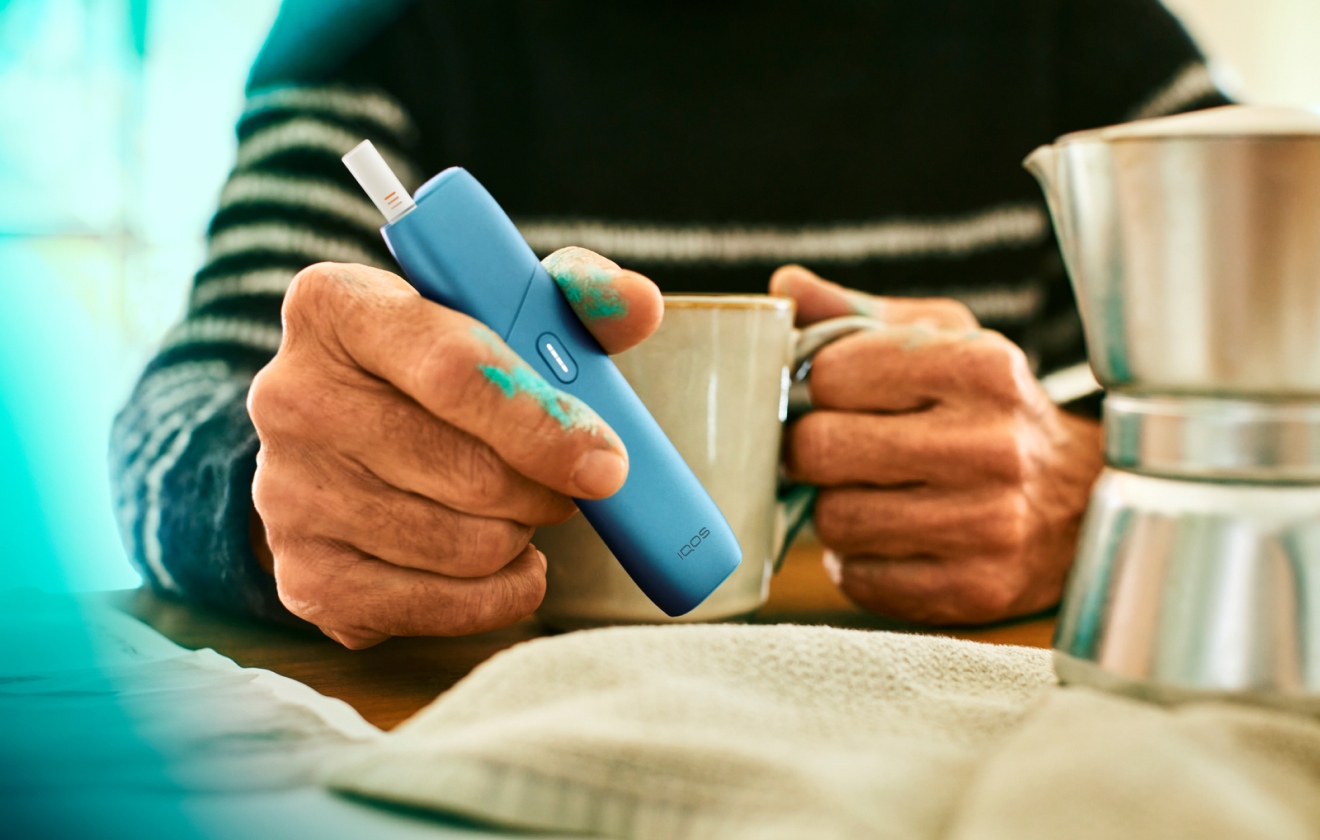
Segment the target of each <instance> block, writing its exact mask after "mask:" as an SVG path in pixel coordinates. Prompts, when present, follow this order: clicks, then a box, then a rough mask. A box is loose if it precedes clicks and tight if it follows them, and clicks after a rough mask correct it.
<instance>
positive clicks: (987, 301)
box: [940, 285, 1045, 322]
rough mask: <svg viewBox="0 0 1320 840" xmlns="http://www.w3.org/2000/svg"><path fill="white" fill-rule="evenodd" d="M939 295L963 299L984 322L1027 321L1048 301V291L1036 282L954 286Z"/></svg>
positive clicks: (979, 319) (958, 299)
mask: <svg viewBox="0 0 1320 840" xmlns="http://www.w3.org/2000/svg"><path fill="white" fill-rule="evenodd" d="M940 296H941V297H951V298H953V299H954V300H957V301H961V302H962V303H963V304H964V305H965V306H966V307H967V308H968V309H970V310H972V314H973V315H975V316H976V320H978V321H981V322H987V321H995V322H1003V321H1026V320H1028V319H1030V318H1031V317H1033V316H1034V315H1035V314H1036V312H1037V311H1038V310H1039V309H1040V306H1041V304H1042V303H1044V302H1045V294H1044V293H1043V292H1042V291H1041V289H1040V287H1039V286H1035V285H1028V286H1022V287H1021V288H1017V289H984V290H976V291H972V290H965V291H964V290H952V291H947V292H941V293H940Z"/></svg>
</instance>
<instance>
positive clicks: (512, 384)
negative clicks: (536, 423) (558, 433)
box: [472, 324, 600, 432]
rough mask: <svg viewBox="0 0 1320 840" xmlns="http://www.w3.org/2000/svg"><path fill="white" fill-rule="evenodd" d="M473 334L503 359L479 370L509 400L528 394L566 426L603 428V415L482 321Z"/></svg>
mask: <svg viewBox="0 0 1320 840" xmlns="http://www.w3.org/2000/svg"><path fill="white" fill-rule="evenodd" d="M472 334H473V335H475V336H476V337H477V338H479V339H481V340H482V341H483V342H485V343H486V344H487V345H488V346H489V347H490V348H491V349H492V350H494V351H495V352H496V354H497V355H498V356H499V358H500V363H499V364H479V365H477V370H479V371H481V375H482V376H484V377H486V380H487V381H488V382H490V383H492V384H494V385H495V386H496V387H498V388H499V389H500V391H501V392H502V393H503V394H504V396H506V397H508V398H509V399H513V398H514V397H517V396H518V395H519V394H526V395H527V396H529V397H531V398H532V399H534V400H536V402H537V403H538V404H539V405H540V406H541V410H542V411H544V412H545V413H546V414H549V415H550V416H551V417H553V418H554V419H555V421H556V422H557V423H559V425H560V426H561V427H563V428H564V429H577V430H580V431H586V432H595V431H596V430H598V429H599V428H600V417H599V416H598V415H597V414H596V412H594V411H592V410H591V409H590V408H588V407H587V404H586V403H584V402H582V400H580V399H578V398H577V397H575V396H573V395H572V394H568V393H565V392H563V391H561V390H559V389H558V388H556V387H554V386H553V385H551V384H550V383H549V382H546V381H545V379H544V378H542V377H541V375H540V374H538V373H537V372H536V371H534V370H532V369H531V368H530V367H528V366H527V363H526V362H524V361H523V360H522V359H521V358H519V357H518V354H516V353H514V352H513V351H512V350H511V349H510V348H509V346H508V345H507V344H505V343H504V342H502V341H500V340H499V337H498V336H496V335H495V333H493V332H491V331H490V330H489V329H487V328H486V327H484V326H481V325H480V324H477V325H474V326H473V327H472Z"/></svg>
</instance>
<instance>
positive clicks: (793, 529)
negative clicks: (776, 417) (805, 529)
mask: <svg viewBox="0 0 1320 840" xmlns="http://www.w3.org/2000/svg"><path fill="white" fill-rule="evenodd" d="M883 326H884V324H883V323H882V322H880V321H877V320H876V319H874V318H867V317H865V316H862V315H846V316H844V317H841V318H830V319H829V320H827V321H820V322H817V323H815V324H812V325H811V326H809V327H807V328H805V329H801V330H793V365H792V368H791V369H790V371H789V376H788V380H789V383H788V401H787V411H786V414H785V418H784V420H785V422H788V421H789V420H795V419H797V418H798V417H801V416H802V415H803V414H806V413H807V412H808V411H811V407H812V406H811V392H810V390H809V389H808V387H807V376H808V375H809V374H810V373H811V360H812V359H813V358H815V356H816V354H817V353H818V352H820V350H821V349H822V348H823V347H825V346H826V345H828V344H831V343H833V342H835V341H838V340H839V339H841V338H844V337H846V336H849V335H852V334H853V333H856V332H861V331H863V330H873V329H878V328H880V327H883ZM776 495H777V499H778V507H777V510H776V518H775V568H774V570H775V571H776V572H778V571H779V567H780V566H782V565H783V564H784V556H785V555H786V554H788V547H789V546H790V545H792V544H793V538H794V537H796V536H797V533H798V531H800V530H802V526H803V525H805V524H807V521H808V520H810V519H811V511H812V508H813V507H814V506H815V503H816V488H815V487H813V486H812V485H810V484H799V483H796V482H792V481H789V480H788V479H787V478H785V477H784V475H783V471H782V469H781V471H780V476H779V487H778V491H777V493H776Z"/></svg>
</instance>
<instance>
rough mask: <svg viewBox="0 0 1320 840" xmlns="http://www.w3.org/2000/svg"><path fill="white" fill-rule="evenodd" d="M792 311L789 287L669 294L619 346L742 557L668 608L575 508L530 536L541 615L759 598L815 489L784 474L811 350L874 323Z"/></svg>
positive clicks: (734, 611) (557, 618)
mask: <svg viewBox="0 0 1320 840" xmlns="http://www.w3.org/2000/svg"><path fill="white" fill-rule="evenodd" d="M793 316H794V304H793V301H792V300H791V299H788V298H778V297H770V296H768V295H666V296H665V317H664V321H663V322H662V323H661V325H660V327H659V329H657V330H656V332H655V334H654V335H652V336H651V337H650V338H649V339H647V340H646V341H645V342H643V343H642V344H640V345H639V346H637V347H635V348H633V349H632V350H629V351H627V352H625V353H621V354H619V355H617V356H615V357H614V361H615V364H617V365H618V367H619V370H620V371H621V372H622V373H623V375H624V378H626V379H627V380H628V382H629V384H631V385H632V387H633V389H634V390H636V391H637V395H638V396H639V397H640V398H641V400H642V403H643V404H645V405H646V407H647V409H649V410H650V412H651V414H652V415H653V416H654V417H655V419H656V421H657V422H658V423H659V424H660V428H662V429H663V430H664V431H665V434H667V435H668V436H669V439H670V440H671V441H673V442H674V446H675V447H677V449H678V451H679V454H681V455H682V456H683V458H684V460H686V461H687V463H688V466H690V467H691V468H692V471H693V472H694V473H696V476H697V478H698V480H700V481H701V483H702V484H703V485H704V486H705V488H706V490H707V491H708V492H709V493H710V494H711V497H712V498H713V499H714V500H715V503H716V504H717V505H718V506H719V508H720V511H721V512H722V513H723V514H724V518H725V519H727V520H728V522H729V525H730V526H731V527H732V528H733V532H734V534H735V535H736V536H737V538H738V543H739V545H741V546H742V549H743V558H742V562H741V563H740V564H739V566H738V568H737V569H736V570H734V572H733V574H732V575H730V576H729V578H728V579H727V580H725V581H724V583H722V584H720V586H719V588H718V589H716V590H715V592H714V593H713V594H712V595H711V596H710V597H709V598H707V599H706V601H705V602H703V603H702V604H701V605H700V606H698V607H697V608H696V609H695V610H693V611H692V612H690V613H688V614H687V615H683V616H679V617H677V618H671V617H669V616H667V615H665V614H664V613H663V612H661V611H660V609H659V608H658V607H656V606H655V605H654V604H652V603H651V602H650V600H649V599H648V598H647V597H646V596H645V595H643V594H642V591H641V590H640V589H638V588H637V584H635V583H633V581H632V578H630V577H628V573H627V572H625V571H624V570H623V567H622V566H620V565H619V563H618V561H616V560H615V559H614V555H612V554H611V553H610V551H609V549H607V548H606V547H605V544H604V543H603V542H601V540H600V538H599V537H598V536H596V532H595V531H593V530H592V528H591V526H590V525H589V524H587V522H586V520H585V519H584V518H583V517H581V516H574V517H573V518H572V519H570V520H569V521H567V522H565V523H563V524H561V525H554V526H550V527H545V528H538V529H537V530H536V535H535V536H534V537H533V542H534V543H535V544H536V547H537V548H539V549H540V550H541V551H542V552H544V553H545V556H546V560H547V563H548V568H547V570H546V594H545V600H544V601H542V603H541V607H540V609H538V610H537V616H538V617H539V618H540V619H541V621H542V622H544V623H545V624H547V625H549V626H551V627H555V628H559V629H565V630H568V629H576V628H580V627H592V626H599V625H604V624H628V623H669V622H695V621H712V620H717V619H722V618H731V617H734V616H740V615H746V614H749V613H752V612H754V611H756V610H757V609H758V608H759V607H760V606H761V605H762V604H763V603H765V599H766V595H767V594H768V592H769V588H770V578H771V575H772V574H773V573H774V571H775V569H776V568H777V566H778V562H779V560H780V559H781V557H782V555H783V551H784V549H785V547H786V545H787V543H788V541H790V540H791V539H792V536H793V533H794V532H795V531H796V530H797V528H798V526H799V525H801V524H802V522H804V521H805V520H806V518H807V515H808V514H809V512H810V503H811V501H812V499H813V498H814V490H812V488H809V487H804V486H800V485H797V486H793V485H782V484H781V482H780V474H779V453H780V444H781V440H782V436H783V428H784V422H785V421H786V420H787V419H788V417H789V416H790V415H791V414H796V413H800V412H801V411H802V410H805V409H807V408H809V403H808V402H807V392H806V382H805V380H806V373H807V371H808V369H809V360H810V357H811V355H812V354H814V353H815V352H816V351H817V350H818V349H820V348H821V347H823V346H824V345H825V344H827V343H829V342H830V341H832V340H834V339H836V338H840V337H842V336H844V335H847V334H849V333H852V332H856V331H857V330H859V329H866V328H868V327H870V326H873V325H874V324H875V322H873V321H870V320H868V319H865V318H860V317H851V318H836V319H833V320H831V321H825V322H822V323H819V324H815V325H813V326H812V327H810V328H808V329H806V330H795V329H794V328H793ZM795 376H796V378H797V380H798V381H797V382H796V383H795V382H794V378H795Z"/></svg>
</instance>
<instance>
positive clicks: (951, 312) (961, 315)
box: [940, 298, 980, 329]
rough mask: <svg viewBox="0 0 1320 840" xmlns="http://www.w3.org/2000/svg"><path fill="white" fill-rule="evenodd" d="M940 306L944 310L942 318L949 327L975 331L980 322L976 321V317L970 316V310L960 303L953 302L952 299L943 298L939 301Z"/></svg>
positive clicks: (957, 301) (958, 301)
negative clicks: (943, 317)
mask: <svg viewBox="0 0 1320 840" xmlns="http://www.w3.org/2000/svg"><path fill="white" fill-rule="evenodd" d="M940 304H941V307H942V309H943V310H944V316H945V318H946V319H947V321H948V322H949V324H950V326H953V327H965V328H968V329H976V328H977V327H979V326H980V322H979V321H977V320H976V316H975V315H973V314H972V310H971V309H970V308H969V307H968V306H967V304H965V303H963V302H962V301H960V300H954V299H953V298H943V299H942V300H941V301H940Z"/></svg>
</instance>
